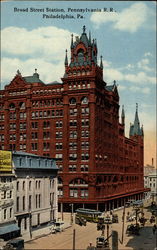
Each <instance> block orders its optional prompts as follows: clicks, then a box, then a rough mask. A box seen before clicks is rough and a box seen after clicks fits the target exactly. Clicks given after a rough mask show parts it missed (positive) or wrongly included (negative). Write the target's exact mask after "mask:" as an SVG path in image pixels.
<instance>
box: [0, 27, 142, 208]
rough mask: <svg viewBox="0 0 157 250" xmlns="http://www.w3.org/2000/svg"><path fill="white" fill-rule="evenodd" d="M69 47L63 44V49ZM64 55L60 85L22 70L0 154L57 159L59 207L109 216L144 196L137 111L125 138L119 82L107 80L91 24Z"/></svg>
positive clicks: (8, 98) (4, 116)
mask: <svg viewBox="0 0 157 250" xmlns="http://www.w3.org/2000/svg"><path fill="white" fill-rule="evenodd" d="M63 46H64V44H63ZM70 52H71V56H70V61H69V62H68V56H67V51H66V54H65V61H64V65H65V72H64V76H63V78H61V80H62V81H61V82H51V83H50V84H45V83H44V82H43V81H41V80H40V78H39V74H38V73H37V70H35V72H34V74H33V75H31V76H22V74H21V73H20V72H19V70H18V71H17V74H16V76H15V77H14V78H13V79H12V80H11V82H10V83H9V84H8V85H6V86H5V89H4V90H1V91H0V96H1V100H0V130H1V132H0V148H1V149H5V150H13V151H14V150H18V151H19V150H22V151H25V152H29V153H35V154H38V155H41V156H49V157H52V158H56V160H57V166H58V168H59V187H58V191H59V208H60V209H61V210H65V211H66V210H70V209H71V204H74V210H75V209H76V208H77V207H80V206H81V207H83V206H85V207H87V208H88V207H89V208H90V207H91V208H95V209H101V210H104V209H105V210H106V209H107V210H110V209H113V208H116V207H119V206H122V205H124V203H125V201H127V200H128V199H141V198H142V197H143V193H144V192H145V190H144V180H143V159H144V156H143V154H144V153H143V152H144V133H143V127H142V126H140V121H139V117H138V106H136V112H135V120H134V123H133V124H132V125H131V126H130V134H129V138H127V137H126V136H125V112H124V108H122V113H121V119H120V120H119V116H120V114H119V108H120V105H119V93H118V88H117V84H116V82H115V81H114V82H113V84H111V85H108V84H107V83H106V82H105V81H104V79H103V70H105V69H103V68H104V67H103V60H102V57H101V58H100V61H99V60H98V47H97V42H96V39H91V34H90V33H89V36H88V35H87V33H86V29H85V26H84V27H83V32H82V34H81V35H80V37H77V38H76V40H74V38H73V35H72V38H71V45H70Z"/></svg>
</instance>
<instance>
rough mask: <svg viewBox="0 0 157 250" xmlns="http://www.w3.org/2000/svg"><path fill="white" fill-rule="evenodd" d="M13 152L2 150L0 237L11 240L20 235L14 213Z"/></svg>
mask: <svg viewBox="0 0 157 250" xmlns="http://www.w3.org/2000/svg"><path fill="white" fill-rule="evenodd" d="M14 180H15V174H14V170H13V168H12V162H11V152H7V151H1V150H0V239H4V240H9V239H11V238H14V237H17V236H19V235H20V229H19V227H18V226H17V224H16V221H15V215H14V205H15V189H14V188H13V182H14Z"/></svg>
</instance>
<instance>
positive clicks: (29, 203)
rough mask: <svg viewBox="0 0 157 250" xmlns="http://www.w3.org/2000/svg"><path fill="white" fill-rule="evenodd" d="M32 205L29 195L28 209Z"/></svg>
mask: <svg viewBox="0 0 157 250" xmlns="http://www.w3.org/2000/svg"><path fill="white" fill-rule="evenodd" d="M31 205H32V196H31V195H29V200H28V208H29V210H30V209H31V207H32V206H31Z"/></svg>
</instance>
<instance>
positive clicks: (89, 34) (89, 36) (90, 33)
mask: <svg viewBox="0 0 157 250" xmlns="http://www.w3.org/2000/svg"><path fill="white" fill-rule="evenodd" d="M89 45H91V32H90V31H89Z"/></svg>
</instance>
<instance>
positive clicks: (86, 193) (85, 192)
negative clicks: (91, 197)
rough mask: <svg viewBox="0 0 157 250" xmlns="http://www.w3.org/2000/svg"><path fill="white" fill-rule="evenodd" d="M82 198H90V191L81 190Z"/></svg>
mask: <svg viewBox="0 0 157 250" xmlns="http://www.w3.org/2000/svg"><path fill="white" fill-rule="evenodd" d="M81 197H88V189H81Z"/></svg>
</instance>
